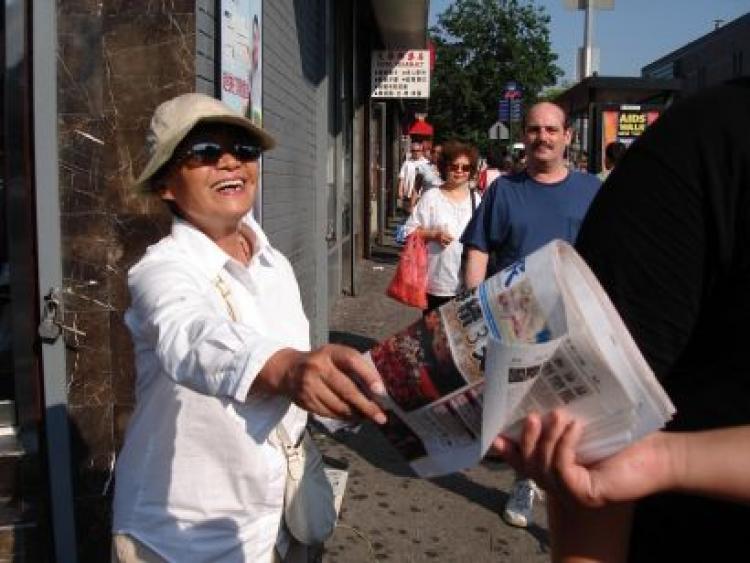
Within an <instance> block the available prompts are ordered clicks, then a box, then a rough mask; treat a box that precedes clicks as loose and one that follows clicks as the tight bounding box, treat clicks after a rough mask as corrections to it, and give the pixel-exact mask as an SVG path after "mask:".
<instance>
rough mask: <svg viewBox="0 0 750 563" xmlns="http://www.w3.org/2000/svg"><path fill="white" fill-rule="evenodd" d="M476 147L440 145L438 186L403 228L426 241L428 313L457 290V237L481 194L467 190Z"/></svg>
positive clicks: (473, 170)
mask: <svg viewBox="0 0 750 563" xmlns="http://www.w3.org/2000/svg"><path fill="white" fill-rule="evenodd" d="M477 159H478V152H477V149H476V147H474V146H473V145H469V144H466V143H461V142H459V141H448V142H446V143H445V144H444V145H443V148H442V158H441V161H440V164H441V171H440V172H441V176H442V177H444V178H445V181H444V182H443V183H442V184H440V186H438V188H437V189H431V190H428V191H426V192H425V193H424V195H423V196H422V197H421V198H420V200H419V202H418V203H417V205H416V207H415V209H414V212H413V213H412V214H411V216H410V217H409V219H408V220H407V221H406V223H405V225H404V227H405V231H406V234H407V236H408V235H410V234H412V233H414V234H415V235H416V236H420V237H422V238H423V239H424V240H425V241H426V242H427V262H428V266H427V309H426V311H425V312H429V311H431V310H433V309H435V308H436V307H439V306H440V305H442V304H443V303H445V302H446V301H448V300H450V299H451V298H453V297H454V296H455V295H456V294H457V293H458V292H459V290H460V288H461V285H462V279H461V275H460V270H461V256H462V253H463V245H462V244H461V243H460V242H459V240H458V238H459V237H460V236H461V233H462V232H463V230H464V228H465V227H466V225H467V224H468V222H469V219H471V215H472V213H473V211H474V209H476V207H477V206H478V205H479V202H480V200H481V197H480V196H479V194H478V193H476V191H474V190H470V189H469V180H470V178H472V177H473V176H474V175H475V174H476V167H477Z"/></svg>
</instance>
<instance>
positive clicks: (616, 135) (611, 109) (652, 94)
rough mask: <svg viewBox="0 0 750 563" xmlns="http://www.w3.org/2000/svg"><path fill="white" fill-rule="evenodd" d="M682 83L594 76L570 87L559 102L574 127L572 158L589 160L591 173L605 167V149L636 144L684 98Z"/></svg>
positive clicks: (561, 95)
mask: <svg viewBox="0 0 750 563" xmlns="http://www.w3.org/2000/svg"><path fill="white" fill-rule="evenodd" d="M680 90H681V84H680V81H679V80H663V79H651V78H638V77H623V76H590V77H588V78H586V79H584V80H582V81H580V82H578V83H577V84H575V85H574V86H572V87H570V88H568V89H567V90H565V91H564V92H563V93H561V94H560V95H559V96H557V97H556V98H555V100H554V101H555V102H556V103H558V104H559V105H560V106H562V107H563V108H564V109H565V110H566V111H567V113H568V116H569V117H570V120H571V122H572V124H573V127H574V135H573V140H572V142H571V145H570V154H569V155H568V156H569V159H570V160H571V161H574V162H577V161H579V160H580V159H582V158H584V157H586V160H587V161H588V171H589V172H593V173H597V172H600V171H601V170H602V169H603V166H604V148H605V147H606V146H607V144H608V143H610V142H612V141H620V142H623V143H625V144H626V145H628V144H630V143H631V142H633V141H634V140H635V139H636V138H637V137H638V135H640V134H641V133H642V132H643V131H644V130H645V129H646V127H648V125H650V124H651V123H653V122H654V121H655V120H656V119H657V118H658V117H659V115H660V114H661V112H662V111H664V109H666V108H667V107H668V106H669V105H670V104H671V103H672V102H673V101H674V100H675V99H677V98H678V97H679V95H680Z"/></svg>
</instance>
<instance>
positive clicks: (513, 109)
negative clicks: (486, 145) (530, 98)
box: [510, 100, 522, 121]
mask: <svg viewBox="0 0 750 563" xmlns="http://www.w3.org/2000/svg"><path fill="white" fill-rule="evenodd" d="M521 108H522V102H521V100H511V102H510V121H521Z"/></svg>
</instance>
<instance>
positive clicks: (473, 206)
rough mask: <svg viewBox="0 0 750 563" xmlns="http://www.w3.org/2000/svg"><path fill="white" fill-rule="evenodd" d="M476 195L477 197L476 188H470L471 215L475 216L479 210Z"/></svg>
mask: <svg viewBox="0 0 750 563" xmlns="http://www.w3.org/2000/svg"><path fill="white" fill-rule="evenodd" d="M476 195H477V190H476V188H469V197H470V198H471V214H472V215H474V212H475V211H476V210H477V200H476Z"/></svg>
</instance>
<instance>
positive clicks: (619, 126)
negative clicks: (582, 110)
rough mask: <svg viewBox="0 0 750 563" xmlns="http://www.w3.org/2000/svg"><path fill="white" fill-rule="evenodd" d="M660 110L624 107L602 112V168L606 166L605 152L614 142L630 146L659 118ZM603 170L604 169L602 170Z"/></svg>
mask: <svg viewBox="0 0 750 563" xmlns="http://www.w3.org/2000/svg"><path fill="white" fill-rule="evenodd" d="M660 113H661V112H660V110H658V109H654V108H648V109H645V108H642V107H641V106H635V105H622V106H620V107H619V108H611V109H606V110H603V111H602V126H603V131H602V153H601V154H602V163H601V164H602V167H603V166H604V150H605V148H606V147H607V145H608V144H609V143H611V142H613V141H620V142H621V143H625V145H630V143H632V142H633V141H635V140H636V139H637V138H638V137H639V136H640V135H641V133H643V132H644V131H645V130H646V127H648V126H649V125H651V124H652V123H653V122H654V121H656V119H657V118H658V117H659V114H660ZM602 169H603V168H602Z"/></svg>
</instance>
